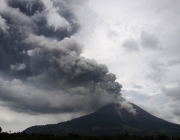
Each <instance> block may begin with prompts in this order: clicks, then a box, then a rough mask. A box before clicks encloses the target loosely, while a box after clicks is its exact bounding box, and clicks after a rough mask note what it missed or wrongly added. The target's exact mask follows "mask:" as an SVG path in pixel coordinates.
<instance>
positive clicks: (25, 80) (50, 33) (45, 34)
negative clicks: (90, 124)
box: [0, 0, 132, 113]
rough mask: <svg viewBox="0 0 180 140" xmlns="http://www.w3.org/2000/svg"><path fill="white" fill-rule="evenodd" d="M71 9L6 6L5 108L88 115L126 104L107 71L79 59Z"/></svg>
mask: <svg viewBox="0 0 180 140" xmlns="http://www.w3.org/2000/svg"><path fill="white" fill-rule="evenodd" d="M79 2H82V1H79ZM74 4H75V1H73V2H71V1H57V0H43V1H41V0H16V1H14V0H7V1H6V5H5V6H4V7H3V8H2V9H1V10H0V26H1V27H0V29H1V30H2V31H1V32H0V72H1V74H3V75H6V76H7V77H8V78H9V79H8V80H7V79H4V78H3V79H0V100H1V101H3V105H4V106H7V107H9V108H11V109H13V110H16V111H20V112H27V113H63V112H81V111H84V112H90V111H93V110H95V109H97V108H99V107H101V106H103V105H105V104H107V103H110V102H121V101H124V100H125V99H124V98H123V97H122V95H121V93H120V91H121V88H122V86H121V85H120V84H119V83H118V82H116V76H115V75H114V74H111V73H109V72H108V68H107V66H106V65H104V64H98V63H97V62H96V61H94V60H91V59H86V58H84V57H82V56H81V53H82V51H83V45H82V44H80V43H79V42H77V41H76V39H75V38H74V37H73V36H72V35H73V34H74V33H76V32H77V31H78V30H79V29H80V27H79V25H78V22H77V20H76V17H75V15H74V14H73V12H72V9H73V5H74ZM80 4H81V3H80ZM121 105H122V106H123V104H121ZM125 108H126V109H127V110H132V107H131V106H129V105H127V103H126V107H125Z"/></svg>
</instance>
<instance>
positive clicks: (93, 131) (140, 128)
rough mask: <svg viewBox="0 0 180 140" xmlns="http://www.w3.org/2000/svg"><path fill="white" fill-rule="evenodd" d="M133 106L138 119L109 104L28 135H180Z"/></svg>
mask: <svg viewBox="0 0 180 140" xmlns="http://www.w3.org/2000/svg"><path fill="white" fill-rule="evenodd" d="M132 105H133V107H134V108H135V109H136V111H137V114H136V115H133V114H131V113H129V112H128V111H126V110H125V109H119V108H118V105H116V104H108V105H106V106H104V107H102V108H101V109H99V110H97V111H95V112H94V113H91V114H89V115H86V116H83V117H80V118H76V119H73V120H71V121H67V122H62V123H58V124H49V125H45V126H33V127H30V128H27V129H26V130H25V132H26V133H42V134H57V135H66V134H68V133H70V132H72V133H77V134H80V135H118V134H124V133H126V132H128V133H129V134H132V135H158V134H160V133H164V134H166V135H171V136H172V135H173V136H177V135H179V132H180V125H177V124H173V123H169V122H167V121H165V120H163V119H160V118H157V117H155V116H153V115H151V114H149V113H148V112H146V111H144V110H143V109H141V108H140V107H138V106H137V105H135V104H132Z"/></svg>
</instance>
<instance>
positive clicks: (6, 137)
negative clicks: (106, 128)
mask: <svg viewBox="0 0 180 140" xmlns="http://www.w3.org/2000/svg"><path fill="white" fill-rule="evenodd" d="M0 140H180V137H168V136H165V135H164V134H160V135H158V136H155V137H153V136H130V135H129V134H127V133H126V134H124V135H117V136H80V135H78V134H73V133H69V134H68V135H66V136H59V135H45V134H26V133H20V132H19V133H11V134H10V133H7V132H3V133H1V134H0Z"/></svg>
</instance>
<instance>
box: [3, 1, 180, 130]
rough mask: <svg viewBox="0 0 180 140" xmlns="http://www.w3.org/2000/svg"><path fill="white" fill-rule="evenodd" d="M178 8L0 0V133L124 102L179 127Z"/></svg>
mask: <svg viewBox="0 0 180 140" xmlns="http://www.w3.org/2000/svg"><path fill="white" fill-rule="evenodd" d="M179 7H180V1H178V0H136V1H134V0H126V1H123V0H111V1H109V0H97V1H95V0H87V1H84V0H73V1H70V0H64V1H63V0H52V1H51V0H42V1H41V0H38V1H36V0H17V1H13V0H3V1H0V114H1V115H0V126H1V127H2V128H3V131H9V130H11V131H22V130H24V129H25V128H27V127H29V126H32V125H42V124H47V123H58V122H61V121H65V120H68V119H72V118H74V117H78V116H81V115H84V114H86V113H89V112H92V111H94V110H96V109H98V108H99V107H101V106H103V105H105V104H107V103H110V102H116V101H118V102H119V103H122V102H123V104H124V99H123V98H125V99H126V100H128V101H131V102H133V103H135V104H137V105H139V106H140V107H142V108H143V109H145V110H147V111H148V112H150V113H152V114H153V115H155V116H158V117H160V118H163V119H165V120H167V121H170V122H174V123H179V124H180V107H179V104H180V93H179V92H180V77H179V74H178V73H179V70H180V55H179V54H180V48H179V45H180V40H179V37H180V25H179V23H180V17H179V14H180V10H179ZM112 73H113V74H112ZM114 74H115V75H116V76H115V75H114ZM121 85H122V88H121ZM120 92H121V93H122V95H121V94H120ZM124 108H126V109H128V110H129V111H130V112H132V113H134V110H133V109H132V108H131V106H130V105H129V104H128V103H127V102H125V105H124Z"/></svg>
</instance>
